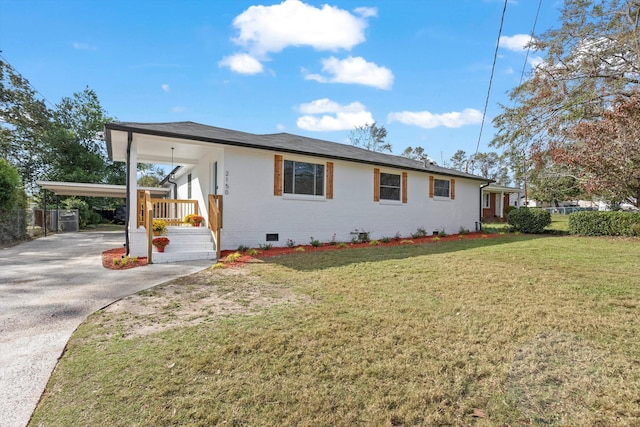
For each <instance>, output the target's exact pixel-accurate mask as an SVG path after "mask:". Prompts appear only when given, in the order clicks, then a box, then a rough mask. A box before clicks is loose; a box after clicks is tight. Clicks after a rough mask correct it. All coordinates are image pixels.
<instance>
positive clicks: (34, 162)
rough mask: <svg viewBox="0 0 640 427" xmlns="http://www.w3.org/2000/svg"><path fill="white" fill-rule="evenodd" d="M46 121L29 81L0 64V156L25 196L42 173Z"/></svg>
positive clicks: (43, 168) (43, 110)
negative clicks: (14, 173) (16, 175)
mask: <svg viewBox="0 0 640 427" xmlns="http://www.w3.org/2000/svg"><path fill="white" fill-rule="evenodd" d="M50 117H51V113H50V111H49V110H48V109H47V107H46V105H45V103H44V102H43V101H42V100H40V99H37V97H36V92H35V91H34V90H33V89H32V88H31V86H30V85H29V81H28V80H27V79H25V78H23V77H22V76H21V75H20V74H19V73H18V72H17V71H15V70H14V69H13V68H12V67H11V66H10V65H9V64H8V63H6V62H4V61H2V60H0V155H1V156H2V158H4V159H6V160H7V161H8V162H9V163H11V164H12V165H13V166H15V167H16V168H17V170H18V173H19V175H20V177H21V178H22V182H23V183H24V185H26V186H27V189H28V190H29V193H33V192H34V191H35V190H36V189H37V185H36V183H35V182H36V180H37V179H39V178H40V177H41V176H42V175H43V173H44V172H45V171H46V164H45V162H44V160H43V144H44V142H45V140H46V138H45V135H46V133H47V131H48V129H49V126H50Z"/></svg>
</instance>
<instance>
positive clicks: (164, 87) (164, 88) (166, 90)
mask: <svg viewBox="0 0 640 427" xmlns="http://www.w3.org/2000/svg"><path fill="white" fill-rule="evenodd" d="M160 87H161V88H162V90H163V91H164V92H169V85H168V84H166V83H164V84H162V86H160Z"/></svg>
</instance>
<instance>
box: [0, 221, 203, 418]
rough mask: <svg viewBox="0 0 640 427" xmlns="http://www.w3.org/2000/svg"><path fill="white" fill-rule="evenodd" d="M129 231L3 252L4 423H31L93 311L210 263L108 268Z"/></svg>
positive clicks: (0, 359) (0, 384)
mask: <svg viewBox="0 0 640 427" xmlns="http://www.w3.org/2000/svg"><path fill="white" fill-rule="evenodd" d="M123 243H124V233H123V232H81V233H65V234H56V235H52V236H48V237H44V238H40V239H37V240H33V241H29V242H25V243H22V244H19V245H17V246H13V247H10V248H4V249H0V425H1V426H3V427H22V426H24V425H26V424H27V423H28V421H29V419H30V417H31V414H32V413H33V410H34V409H35V407H36V405H37V403H38V400H39V399H40V396H41V394H42V392H43V391H44V388H45V386H46V384H47V381H48V380H49V377H50V376H51V372H52V371H53V368H54V367H55V365H56V363H57V361H58V358H59V357H60V355H61V354H62V351H63V349H64V347H65V345H66V343H67V341H68V340H69V337H70V336H71V334H72V333H73V331H74V330H75V329H76V328H77V327H78V325H79V324H80V323H82V322H83V321H84V320H85V319H86V318H87V316H88V315H89V314H91V313H93V312H94V311H96V310H98V309H100V308H102V307H104V306H106V305H108V304H110V303H112V302H113V301H115V300H118V299H120V298H122V297H124V296H127V295H130V294H132V293H135V292H138V291H140V290H142V289H146V288H149V287H151V286H154V285H157V284H160V283H163V282H166V281H168V280H171V279H174V278H176V277H179V276H184V275H187V274H191V273H195V272H196V271H199V270H202V269H204V268H206V267H208V266H210V265H211V261H193V262H181V263H175V264H153V265H148V266H145V267H138V268H133V269H129V270H121V271H115V270H108V269H105V268H103V267H102V260H101V255H100V254H101V253H102V251H104V250H106V249H113V248H117V247H121V246H122V245H123Z"/></svg>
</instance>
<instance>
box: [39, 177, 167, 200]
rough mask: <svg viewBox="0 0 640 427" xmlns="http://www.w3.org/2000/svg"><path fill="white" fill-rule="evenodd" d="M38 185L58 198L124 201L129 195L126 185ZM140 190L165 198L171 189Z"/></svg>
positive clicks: (147, 188) (52, 183)
mask: <svg viewBox="0 0 640 427" xmlns="http://www.w3.org/2000/svg"><path fill="white" fill-rule="evenodd" d="M36 183H37V184H38V185H39V186H40V187H41V188H44V189H45V190H49V191H52V192H53V193H54V194H56V195H57V196H85V197H116V198H123V199H124V198H125V197H126V195H127V186H126V185H108V184H90V183H84V182H59V181H36ZM138 190H146V191H149V192H150V193H151V195H152V196H153V197H164V196H166V195H167V194H168V193H169V191H170V189H169V188H158V187H138Z"/></svg>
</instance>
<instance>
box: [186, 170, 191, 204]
mask: <svg viewBox="0 0 640 427" xmlns="http://www.w3.org/2000/svg"><path fill="white" fill-rule="evenodd" d="M187 199H191V174H189V175H187Z"/></svg>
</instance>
